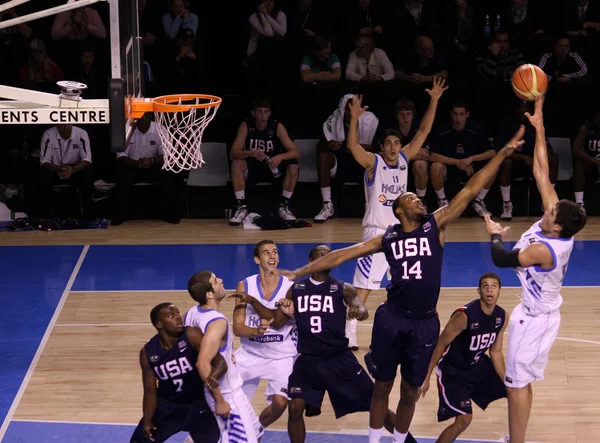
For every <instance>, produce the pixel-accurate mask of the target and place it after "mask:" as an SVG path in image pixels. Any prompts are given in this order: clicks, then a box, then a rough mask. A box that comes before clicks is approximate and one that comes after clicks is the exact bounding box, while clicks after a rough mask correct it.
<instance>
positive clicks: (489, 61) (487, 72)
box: [477, 30, 525, 85]
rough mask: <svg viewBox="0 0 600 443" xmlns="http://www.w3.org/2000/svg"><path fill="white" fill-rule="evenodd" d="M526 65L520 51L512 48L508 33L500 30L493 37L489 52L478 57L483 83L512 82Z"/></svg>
mask: <svg viewBox="0 0 600 443" xmlns="http://www.w3.org/2000/svg"><path fill="white" fill-rule="evenodd" d="M523 64H525V57H523V54H522V53H521V51H519V50H518V49H514V48H511V47H510V38H509V36H508V32H506V31H504V30H498V31H496V32H495V33H494V35H493V37H492V44H491V45H490V46H489V47H488V49H487V51H485V52H483V53H482V54H480V55H479V56H478V57H477V72H478V73H479V76H480V78H481V80H482V81H483V83H485V84H492V85H493V84H498V83H499V82H510V80H511V77H512V73H513V72H514V70H515V69H517V68H518V67H519V66H521V65H523Z"/></svg>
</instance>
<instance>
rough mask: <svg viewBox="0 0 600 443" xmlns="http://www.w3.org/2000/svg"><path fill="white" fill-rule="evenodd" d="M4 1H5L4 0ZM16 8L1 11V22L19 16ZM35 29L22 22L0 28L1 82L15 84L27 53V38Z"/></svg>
mask: <svg viewBox="0 0 600 443" xmlns="http://www.w3.org/2000/svg"><path fill="white" fill-rule="evenodd" d="M2 3H4V2H2ZM17 17H18V14H17V10H16V9H15V8H10V9H7V10H6V11H2V12H0V22H2V21H7V20H12V19H14V18H17ZM32 32H33V31H32V30H31V28H30V27H29V25H28V24H27V23H20V24H18V25H13V26H11V27H9V28H4V29H2V30H0V66H2V69H0V84H2V85H14V84H15V83H16V81H17V78H18V76H19V69H20V67H21V66H22V64H23V63H24V61H25V57H24V55H25V54H27V44H28V42H27V39H29V37H31V33H32Z"/></svg>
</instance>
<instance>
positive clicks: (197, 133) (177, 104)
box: [125, 94, 222, 172]
mask: <svg viewBox="0 0 600 443" xmlns="http://www.w3.org/2000/svg"><path fill="white" fill-rule="evenodd" d="M221 102H222V100H221V98H219V97H217V96H214V95H205V94H179V95H163V96H161V97H156V98H153V99H148V98H146V99H132V100H129V104H128V106H127V108H128V109H126V111H125V114H126V115H127V116H128V117H129V116H131V117H133V118H134V119H138V118H141V117H142V116H143V115H144V114H145V113H146V112H154V117H155V120H156V125H157V130H158V135H159V137H160V140H161V142H162V144H163V150H164V160H165V163H164V166H163V168H164V169H166V170H168V171H172V172H181V171H183V170H190V169H196V168H199V167H201V166H202V164H203V163H204V160H203V159H202V152H200V144H201V143H202V134H203V133H204V130H205V129H206V127H207V126H208V124H209V123H210V122H211V121H212V119H213V118H214V117H215V115H216V114H217V110H218V109H219V106H220V105H221Z"/></svg>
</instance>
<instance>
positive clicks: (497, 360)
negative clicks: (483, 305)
mask: <svg viewBox="0 0 600 443" xmlns="http://www.w3.org/2000/svg"><path fill="white" fill-rule="evenodd" d="M508 322H509V318H508V312H507V313H506V318H505V319H504V325H503V326H502V329H500V332H498V337H496V341H495V342H494V343H493V344H492V346H491V348H490V358H491V359H492V364H493V365H494V369H495V370H496V374H498V376H499V377H500V379H501V380H503V381H504V374H505V373H506V363H505V361H504V354H503V353H502V343H503V340H504V332H506V327H507V325H508Z"/></svg>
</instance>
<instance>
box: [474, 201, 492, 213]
mask: <svg viewBox="0 0 600 443" xmlns="http://www.w3.org/2000/svg"><path fill="white" fill-rule="evenodd" d="M471 207H472V208H473V211H475V212H477V215H478V216H480V217H485V216H486V215H492V214H491V213H490V211H488V210H487V208H486V206H485V202H484V201H483V200H479V199H477V198H476V199H475V200H473V203H471Z"/></svg>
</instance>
